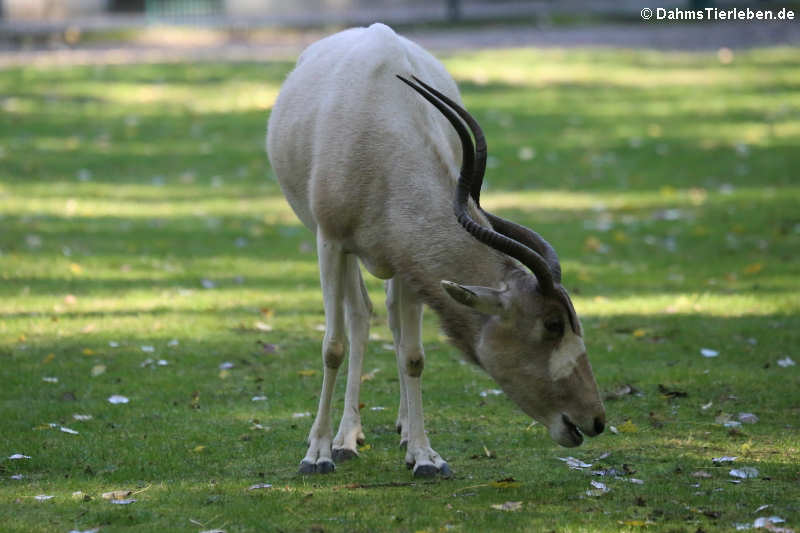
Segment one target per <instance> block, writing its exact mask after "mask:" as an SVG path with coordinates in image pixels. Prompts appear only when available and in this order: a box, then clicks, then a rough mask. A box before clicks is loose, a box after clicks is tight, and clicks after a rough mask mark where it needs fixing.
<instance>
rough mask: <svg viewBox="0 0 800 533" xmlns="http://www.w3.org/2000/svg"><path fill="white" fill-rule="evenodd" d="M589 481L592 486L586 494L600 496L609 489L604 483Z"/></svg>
mask: <svg viewBox="0 0 800 533" xmlns="http://www.w3.org/2000/svg"><path fill="white" fill-rule="evenodd" d="M589 483H590V484H591V485H592V487H594V488H593V489H589V490H587V491H586V495H587V496H592V497H597V496H602V495H603V494H605V493H607V492H608V491H609V490H611V489H609V488H608V487H607V486H606V484H605V483H600V482H599V481H594V480H592V481H590V482H589Z"/></svg>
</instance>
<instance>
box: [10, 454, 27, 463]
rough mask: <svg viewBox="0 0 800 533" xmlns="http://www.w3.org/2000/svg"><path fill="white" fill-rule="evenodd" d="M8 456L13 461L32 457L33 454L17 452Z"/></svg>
mask: <svg viewBox="0 0 800 533" xmlns="http://www.w3.org/2000/svg"><path fill="white" fill-rule="evenodd" d="M8 458H9V459H11V460H12V461H17V460H19V459H30V458H31V456H30V455H22V454H21V453H15V454H14V455H9V456H8Z"/></svg>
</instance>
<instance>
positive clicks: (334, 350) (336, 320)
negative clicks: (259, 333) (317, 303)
mask: <svg viewBox="0 0 800 533" xmlns="http://www.w3.org/2000/svg"><path fill="white" fill-rule="evenodd" d="M317 254H318V255H319V274H320V280H321V281H322V298H323V301H324V305H325V339H324V340H323V341H322V361H323V364H324V371H323V372H324V373H323V377H322V392H321V393H320V397H319V406H318V407H317V416H316V418H315V419H314V424H313V425H312V426H311V432H310V433H309V435H308V451H307V452H306V455H305V457H303V460H302V461H301V462H300V473H301V474H312V473H315V472H318V473H320V474H327V473H329V472H333V470H334V469H335V466H334V463H333V457H332V456H331V444H332V440H333V438H332V433H333V429H332V426H331V399H332V398H333V389H334V387H335V385H336V374H337V373H338V371H339V366H340V365H341V364H342V361H343V360H344V345H345V343H344V340H345V338H344V314H343V307H344V305H343V304H344V302H343V297H344V287H345V283H346V279H345V276H346V256H345V254H344V252H343V251H342V249H341V246H339V245H338V244H336V243H334V242H331V241H328V240H326V239H325V238H323V237H322V235H321V232H320V230H317Z"/></svg>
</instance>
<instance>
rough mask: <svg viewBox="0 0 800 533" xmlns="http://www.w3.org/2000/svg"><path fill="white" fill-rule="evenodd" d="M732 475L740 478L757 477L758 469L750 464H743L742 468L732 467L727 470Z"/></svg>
mask: <svg viewBox="0 0 800 533" xmlns="http://www.w3.org/2000/svg"><path fill="white" fill-rule="evenodd" d="M728 473H729V474H730V475H731V476H733V477H738V478H740V479H750V478H756V477H758V470H757V469H755V468H753V467H752V466H743V467H742V468H734V469H733V470H731V471H730V472H728Z"/></svg>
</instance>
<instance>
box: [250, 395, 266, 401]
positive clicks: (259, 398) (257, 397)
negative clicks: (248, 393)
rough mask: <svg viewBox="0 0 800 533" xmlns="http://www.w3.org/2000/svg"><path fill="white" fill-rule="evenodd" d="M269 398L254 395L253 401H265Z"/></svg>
mask: <svg viewBox="0 0 800 533" xmlns="http://www.w3.org/2000/svg"><path fill="white" fill-rule="evenodd" d="M266 400H267V397H266V396H253V398H252V401H254V402H264V401H266Z"/></svg>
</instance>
